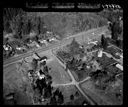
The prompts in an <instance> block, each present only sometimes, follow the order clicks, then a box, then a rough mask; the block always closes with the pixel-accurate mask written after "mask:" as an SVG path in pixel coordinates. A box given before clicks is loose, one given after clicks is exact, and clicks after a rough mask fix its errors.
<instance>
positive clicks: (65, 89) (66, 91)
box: [58, 85, 85, 105]
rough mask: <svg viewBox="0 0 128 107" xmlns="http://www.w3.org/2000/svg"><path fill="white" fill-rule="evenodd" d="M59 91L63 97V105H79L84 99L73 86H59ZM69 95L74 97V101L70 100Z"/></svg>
mask: <svg viewBox="0 0 128 107" xmlns="http://www.w3.org/2000/svg"><path fill="white" fill-rule="evenodd" d="M58 88H59V90H60V91H61V92H62V94H63V95H64V103H65V105H81V104H82V102H83V101H84V100H85V98H84V97H83V96H82V94H81V93H80V92H79V91H78V89H77V88H76V87H75V86H74V85H69V86H59V87H58ZM76 91H77V92H78V93H79V95H78V96H75V93H76ZM70 95H73V96H74V99H73V100H71V99H70Z"/></svg>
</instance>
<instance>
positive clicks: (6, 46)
mask: <svg viewBox="0 0 128 107" xmlns="http://www.w3.org/2000/svg"><path fill="white" fill-rule="evenodd" d="M3 48H4V50H6V51H8V50H12V47H11V46H9V45H8V44H7V45H3Z"/></svg>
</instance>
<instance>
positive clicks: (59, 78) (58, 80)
mask: <svg viewBox="0 0 128 107" xmlns="http://www.w3.org/2000/svg"><path fill="white" fill-rule="evenodd" d="M48 67H50V68H51V71H50V73H49V74H50V75H51V76H52V80H53V84H64V83H69V82H71V78H70V76H69V75H68V73H67V72H66V71H65V69H64V68H63V66H62V65H60V64H59V62H58V61H57V60H56V59H54V60H53V61H51V62H50V63H49V64H48Z"/></svg>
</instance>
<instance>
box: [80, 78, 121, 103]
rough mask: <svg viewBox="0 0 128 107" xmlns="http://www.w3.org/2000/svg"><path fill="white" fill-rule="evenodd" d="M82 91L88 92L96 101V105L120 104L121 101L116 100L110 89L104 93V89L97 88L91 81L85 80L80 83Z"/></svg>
mask: <svg viewBox="0 0 128 107" xmlns="http://www.w3.org/2000/svg"><path fill="white" fill-rule="evenodd" d="M80 86H81V88H82V89H83V91H85V92H86V93H88V95H89V96H91V98H92V99H93V100H94V101H96V102H97V103H98V105H121V104H122V101H121V100H118V99H117V98H116V97H115V95H114V92H113V93H112V92H111V91H109V92H107V93H105V91H101V90H98V89H96V88H95V87H94V84H93V82H92V81H90V80H89V81H86V82H84V83H82V84H80Z"/></svg>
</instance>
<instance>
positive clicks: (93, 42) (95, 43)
mask: <svg viewBox="0 0 128 107" xmlns="http://www.w3.org/2000/svg"><path fill="white" fill-rule="evenodd" d="M97 42H98V41H90V42H88V44H94V45H97Z"/></svg>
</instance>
